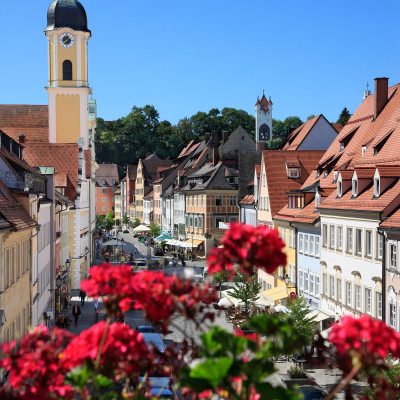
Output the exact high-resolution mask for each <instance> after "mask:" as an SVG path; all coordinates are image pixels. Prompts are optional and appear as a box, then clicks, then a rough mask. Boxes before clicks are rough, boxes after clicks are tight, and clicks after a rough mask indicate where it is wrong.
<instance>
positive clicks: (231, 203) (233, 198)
mask: <svg viewBox="0 0 400 400" xmlns="http://www.w3.org/2000/svg"><path fill="white" fill-rule="evenodd" d="M236 204H237V201H236V196H230V205H231V206H236Z"/></svg>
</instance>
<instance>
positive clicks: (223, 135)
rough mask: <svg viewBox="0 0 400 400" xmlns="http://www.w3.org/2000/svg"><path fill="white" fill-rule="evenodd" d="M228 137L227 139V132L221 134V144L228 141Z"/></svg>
mask: <svg viewBox="0 0 400 400" xmlns="http://www.w3.org/2000/svg"><path fill="white" fill-rule="evenodd" d="M228 137H229V132H228V131H223V132H222V143H225V142H226V141H227V140H228Z"/></svg>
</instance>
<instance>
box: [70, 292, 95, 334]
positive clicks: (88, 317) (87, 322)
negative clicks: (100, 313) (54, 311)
mask: <svg viewBox="0 0 400 400" xmlns="http://www.w3.org/2000/svg"><path fill="white" fill-rule="evenodd" d="M75 304H78V306H79V307H80V309H81V315H80V316H79V319H78V325H77V326H75V320H74V316H73V315H72V308H73V306H74V305H75ZM99 308H100V309H102V308H103V304H102V302H101V301H100V300H99ZM95 316H96V315H95V309H94V302H93V299H92V298H87V297H86V299H85V305H84V306H82V305H81V299H80V298H79V290H78V289H73V290H72V293H71V305H70V307H69V310H68V317H69V319H71V320H72V322H71V326H70V327H69V329H68V330H69V331H70V332H72V333H75V334H79V333H81V332H82V331H84V330H85V329H88V328H90V327H91V326H92V325H94V324H95V323H96V321H95Z"/></svg>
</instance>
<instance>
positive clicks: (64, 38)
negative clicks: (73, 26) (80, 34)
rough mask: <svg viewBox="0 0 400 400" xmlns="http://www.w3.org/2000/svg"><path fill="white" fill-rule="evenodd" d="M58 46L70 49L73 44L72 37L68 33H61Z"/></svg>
mask: <svg viewBox="0 0 400 400" xmlns="http://www.w3.org/2000/svg"><path fill="white" fill-rule="evenodd" d="M60 44H61V46H63V47H67V48H68V47H71V46H72V45H73V44H74V37H73V36H72V35H71V34H70V33H63V34H62V35H61V36H60Z"/></svg>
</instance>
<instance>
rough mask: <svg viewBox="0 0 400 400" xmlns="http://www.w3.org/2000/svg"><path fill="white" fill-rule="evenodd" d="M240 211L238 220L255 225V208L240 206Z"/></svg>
mask: <svg viewBox="0 0 400 400" xmlns="http://www.w3.org/2000/svg"><path fill="white" fill-rule="evenodd" d="M240 211H241V215H240V222H243V223H244V224H248V225H253V226H257V210H256V209H255V208H254V206H242V207H241V208H240Z"/></svg>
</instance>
